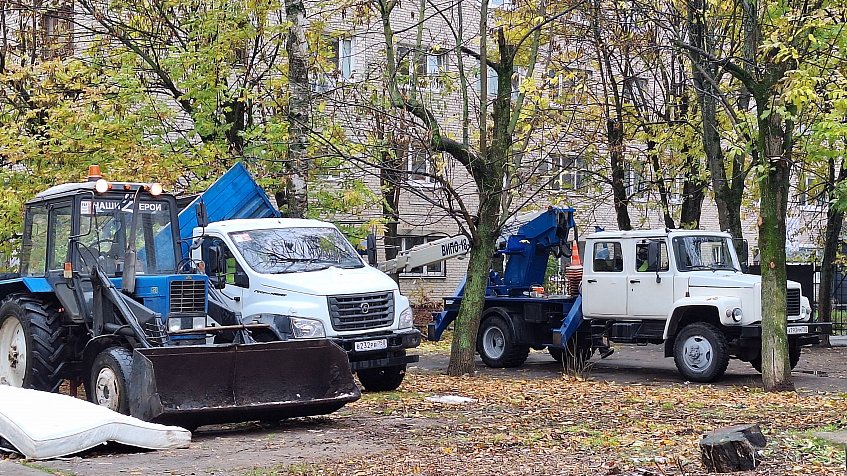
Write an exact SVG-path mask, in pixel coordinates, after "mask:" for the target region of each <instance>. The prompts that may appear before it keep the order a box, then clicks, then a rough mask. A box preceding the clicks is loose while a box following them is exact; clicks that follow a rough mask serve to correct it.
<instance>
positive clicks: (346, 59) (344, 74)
mask: <svg viewBox="0 0 847 476" xmlns="http://www.w3.org/2000/svg"><path fill="white" fill-rule="evenodd" d="M332 49H333V59H334V63H335V67H336V72H337V75H338V77H339V78H341V79H352V78H353V38H352V37H349V36H348V37H342V38H337V39H335V40H334V41H333V42H332Z"/></svg>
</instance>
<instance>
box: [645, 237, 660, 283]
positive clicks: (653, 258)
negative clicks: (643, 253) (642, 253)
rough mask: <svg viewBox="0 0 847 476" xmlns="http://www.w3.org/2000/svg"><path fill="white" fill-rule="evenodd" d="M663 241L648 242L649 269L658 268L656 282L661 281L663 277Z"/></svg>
mask: <svg viewBox="0 0 847 476" xmlns="http://www.w3.org/2000/svg"><path fill="white" fill-rule="evenodd" d="M661 243H662V242H661V241H651V242H650V243H648V244H647V269H654V270H656V282H657V283H661V282H662V277H661V276H659V268H660V267H661V266H659V265H660V261H661V260H662V256H661V255H662V248H661Z"/></svg>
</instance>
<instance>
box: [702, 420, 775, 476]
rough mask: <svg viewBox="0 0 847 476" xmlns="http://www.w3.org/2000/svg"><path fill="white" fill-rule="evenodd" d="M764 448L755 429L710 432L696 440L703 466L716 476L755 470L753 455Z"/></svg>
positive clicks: (746, 427)
mask: <svg viewBox="0 0 847 476" xmlns="http://www.w3.org/2000/svg"><path fill="white" fill-rule="evenodd" d="M765 444H766V441H765V436H764V435H762V431H761V430H760V429H759V425H733V426H729V427H726V428H719V429H717V430H714V431H710V432H709V433H706V434H705V435H704V436H703V439H702V440H700V454H701V456H702V458H703V466H705V467H706V470H707V471H709V472H716V473H731V472H733V471H749V470H752V469H756V466H758V465H759V458H758V455H757V454H756V452H757V451H758V449H759V448H764V447H765Z"/></svg>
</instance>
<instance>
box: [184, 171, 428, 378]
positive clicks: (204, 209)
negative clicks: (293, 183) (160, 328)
mask: <svg viewBox="0 0 847 476" xmlns="http://www.w3.org/2000/svg"><path fill="white" fill-rule="evenodd" d="M179 219H180V230H181V231H180V234H181V236H182V237H183V240H184V241H185V242H186V243H192V246H191V247H187V246H186V247H185V248H184V249H183V253H184V254H183V256H184V258H185V259H186V260H187V261H189V262H194V263H199V262H202V263H204V265H205V272H206V274H207V275H208V276H209V279H210V280H211V283H212V287H213V288H215V289H219V290H220V296H221V300H220V302H221V304H222V306H224V307H225V308H226V309H228V310H229V311H231V312H237V313H240V314H241V315H243V316H244V322H245V323H248V324H251V325H258V326H263V327H262V328H260V329H257V330H254V331H253V336H254V337H255V339H256V340H259V341H263V342H270V341H287V342H293V341H298V340H301V339H306V338H316V337H321V338H323V337H326V338H328V339H329V340H331V341H332V342H334V343H336V344H338V345H339V346H341V347H342V348H343V349H344V350H345V351H346V353H347V356H348V358H349V362H350V368H351V369H352V370H353V371H354V372H355V373H356V375H357V377H358V379H359V382H360V383H361V384H362V386H363V387H364V389H365V390H368V391H389V390H394V389H396V388H397V387H399V386H400V385H401V383H402V382H403V379H404V377H405V374H406V366H407V364H409V363H412V362H417V361H418V359H419V356H418V355H413V354H409V353H408V352H407V351H408V349H411V348H414V347H417V346H418V345H420V342H421V333H420V331H418V330H417V329H416V328H415V327H414V323H413V316H412V310H411V308H410V307H409V300H408V298H407V297H406V296H403V295H402V294H400V289H399V287H398V286H397V283H396V282H394V281H393V280H392V279H391V278H389V277H388V276H387V275H386V274H385V273H382V272H380V271H378V270H376V269H374V268H372V267H370V266H367V265H366V264H365V263H364V262H363V260H362V258H361V256H360V255H359V253H358V252H357V251H356V249H355V248H354V247H353V246H352V245H351V244H350V243H349V242H348V241H347V239H346V238H345V237H344V235H342V233H341V232H340V231H339V229H338V228H337V227H336V226H335V225H333V224H331V223H328V222H325V221H320V220H311V219H301V218H283V217H281V216H280V214H279V212H278V211H277V210H276V209H275V208H274V207H273V206H272V204H271V203H270V200H269V199H268V197H267V195H266V194H265V192H264V191H263V190H262V188H261V187H260V186H258V185H257V184H256V182H255V180H253V178H252V177H251V176H250V174H249V173H248V172H247V170H246V168H245V167H244V165H243V164H241V163H237V164H236V165H234V166H233V167H232V168H231V169H230V170H229V171H228V172H227V173H226V174H224V175H223V176H222V177H221V178H220V179H218V181H217V182H215V183H214V184H212V186H210V187H209V188H208V190H206V191H205V192H204V193H203V194H201V195H200V196H198V197H196V198H195V199H194V201H192V202H191V203H190V204H189V205H188V206H186V207H185V208H184V209H183V210H182V211H181V212H180V216H179ZM227 336H229V338H230V339H231V338H232V333H229V334H223V335H221V336H220V338H221V339H227Z"/></svg>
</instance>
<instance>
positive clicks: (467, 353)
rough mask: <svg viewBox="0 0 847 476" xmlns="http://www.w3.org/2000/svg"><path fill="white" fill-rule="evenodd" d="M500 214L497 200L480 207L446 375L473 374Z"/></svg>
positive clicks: (489, 201) (488, 201)
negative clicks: (476, 238) (477, 339)
mask: <svg viewBox="0 0 847 476" xmlns="http://www.w3.org/2000/svg"><path fill="white" fill-rule="evenodd" d="M499 212H500V202H499V200H487V201H486V202H484V203H483V204H482V206H481V207H480V215H479V222H478V225H477V234H476V236H477V237H478V238H479V239H478V240H474V247H473V249H472V250H471V256H470V259H469V260H468V271H467V275H466V276H467V278H466V282H465V293H464V297H463V299H462V304H461V305H460V307H459V315H458V316H457V317H456V321H455V324H454V327H453V342H452V345H451V347H450V364H449V365H448V366H447V375H452V376H459V375H465V374H471V375H472V374H473V372H474V355H475V353H476V338H477V333H478V332H479V323H480V322H481V319H482V311H483V308H484V306H485V289H486V288H487V287H488V272H489V270H490V265H491V256H492V255H494V249H495V243H496V238H497V236H498V235H499V227H498V225H499V217H500V214H499Z"/></svg>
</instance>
